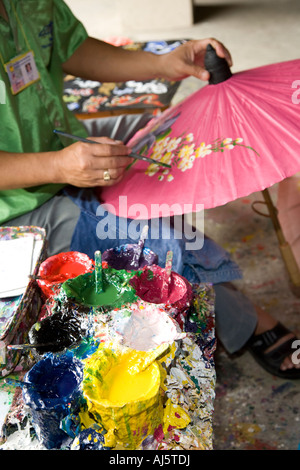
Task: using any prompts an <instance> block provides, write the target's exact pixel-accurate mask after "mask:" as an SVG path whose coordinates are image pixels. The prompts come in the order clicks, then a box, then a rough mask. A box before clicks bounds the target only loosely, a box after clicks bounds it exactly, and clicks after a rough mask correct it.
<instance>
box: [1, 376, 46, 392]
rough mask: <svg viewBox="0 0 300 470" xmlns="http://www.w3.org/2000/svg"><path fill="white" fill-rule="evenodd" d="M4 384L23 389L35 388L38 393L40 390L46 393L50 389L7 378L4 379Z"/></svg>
mask: <svg viewBox="0 0 300 470" xmlns="http://www.w3.org/2000/svg"><path fill="white" fill-rule="evenodd" d="M4 382H5V383H6V384H7V385H14V386H15V387H21V388H24V387H29V388H33V389H35V390H37V391H38V390H39V391H41V392H42V391H46V390H47V389H49V387H46V386H45V385H38V384H33V383H31V382H26V381H25V380H16V379H9V378H6V379H4Z"/></svg>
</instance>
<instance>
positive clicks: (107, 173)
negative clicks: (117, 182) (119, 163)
mask: <svg viewBox="0 0 300 470" xmlns="http://www.w3.org/2000/svg"><path fill="white" fill-rule="evenodd" d="M110 178H111V176H110V173H109V171H108V170H104V172H103V179H104V181H109V180H110Z"/></svg>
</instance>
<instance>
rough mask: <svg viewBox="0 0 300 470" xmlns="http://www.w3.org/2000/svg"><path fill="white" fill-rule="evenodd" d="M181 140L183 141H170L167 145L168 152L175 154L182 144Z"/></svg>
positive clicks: (179, 139) (174, 139)
mask: <svg viewBox="0 0 300 470" xmlns="http://www.w3.org/2000/svg"><path fill="white" fill-rule="evenodd" d="M181 140H182V139H181V138H180V137H179V138H178V139H176V138H173V139H169V140H168V142H167V145H166V151H167V152H173V151H174V150H176V149H177V147H178V145H179V144H180V143H181Z"/></svg>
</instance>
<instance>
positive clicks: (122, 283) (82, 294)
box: [61, 268, 136, 311]
mask: <svg viewBox="0 0 300 470" xmlns="http://www.w3.org/2000/svg"><path fill="white" fill-rule="evenodd" d="M131 277H132V274H130V273H128V272H126V271H125V270H120V271H118V270H115V269H112V268H106V269H104V270H103V273H102V291H101V292H97V291H96V278H95V273H94V272H91V273H86V274H83V275H81V276H77V277H76V278H74V279H69V280H68V281H66V282H64V283H63V284H62V288H61V290H62V292H64V294H65V295H66V296H67V298H68V299H70V300H72V301H73V302H74V303H75V304H76V305H79V306H86V307H90V308H91V309H96V310H100V311H109V310H112V309H114V308H120V307H121V306H123V305H125V304H126V303H131V302H134V301H135V300H136V294H135V290H134V289H133V288H132V287H131V286H130V284H129V280H130V279H131Z"/></svg>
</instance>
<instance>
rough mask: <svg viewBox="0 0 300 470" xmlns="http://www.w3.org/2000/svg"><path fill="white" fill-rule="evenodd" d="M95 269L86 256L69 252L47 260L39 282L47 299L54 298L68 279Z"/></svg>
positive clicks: (42, 265)
mask: <svg viewBox="0 0 300 470" xmlns="http://www.w3.org/2000/svg"><path fill="white" fill-rule="evenodd" d="M93 269H94V262H93V260H91V259H90V258H89V257H88V256H87V255H86V254H84V253H80V252H78V251H67V252H64V253H59V254H57V255H54V256H50V257H49V258H47V259H46V260H45V261H44V262H43V263H42V264H41V266H40V269H39V273H38V275H39V277H40V278H41V279H38V280H37V283H38V285H39V286H40V288H41V290H42V292H43V294H44V295H45V297H46V298H48V297H52V296H53V294H55V293H56V292H57V291H58V289H59V288H60V285H61V284H62V283H63V282H65V281H66V280H67V279H72V278H74V277H77V276H80V275H81V274H85V273H87V272H91V271H92V270H93Z"/></svg>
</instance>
